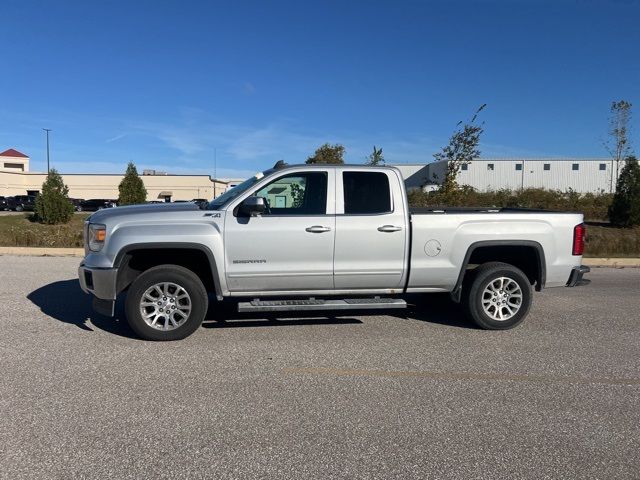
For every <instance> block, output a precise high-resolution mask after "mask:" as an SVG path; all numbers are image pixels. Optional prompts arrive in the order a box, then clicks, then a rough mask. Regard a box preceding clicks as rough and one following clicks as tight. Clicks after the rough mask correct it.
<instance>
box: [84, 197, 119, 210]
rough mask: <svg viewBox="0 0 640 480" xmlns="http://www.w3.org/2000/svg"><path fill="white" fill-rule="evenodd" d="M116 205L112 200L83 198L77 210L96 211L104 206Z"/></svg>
mask: <svg viewBox="0 0 640 480" xmlns="http://www.w3.org/2000/svg"><path fill="white" fill-rule="evenodd" d="M115 206H116V202H115V201H113V200H106V199H104V198H92V199H90V200H83V201H81V202H80V204H79V205H78V208H77V211H78V212H96V211H98V210H102V209H104V208H113V207H115Z"/></svg>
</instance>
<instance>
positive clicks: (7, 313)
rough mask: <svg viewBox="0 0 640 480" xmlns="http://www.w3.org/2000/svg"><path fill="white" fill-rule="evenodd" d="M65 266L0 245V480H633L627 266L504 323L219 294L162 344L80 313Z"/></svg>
mask: <svg viewBox="0 0 640 480" xmlns="http://www.w3.org/2000/svg"><path fill="white" fill-rule="evenodd" d="M77 263H78V259H69V258H27V257H0V285H1V286H2V289H1V291H0V358H1V361H2V374H1V375H0V477H1V478H6V479H18V478H65V479H66V478H72V477H76V478H78V477H82V478H136V479H138V478H151V477H160V478H201V477H208V478H216V479H226V478H238V479H244V478H264V479H279V478H283V479H284V478H291V479H303V478H319V479H331V478H349V479H352V478H367V479H371V478H373V479H391V478H402V479H413V478H415V479H423V478H486V479H496V478H505V479H516V478H535V479H542V478H589V479H593V478H602V479H612V478H638V477H639V476H640V455H639V454H638V452H640V432H639V428H640V270H639V269H625V270H609V269H601V270H595V271H594V272H593V273H592V274H591V278H592V280H593V284H592V285H591V286H588V287H581V288H575V289H567V288H560V289H554V290H548V291H545V292H543V293H542V294H537V295H536V297H535V300H534V307H533V310H532V313H531V315H530V317H529V319H528V321H527V322H526V323H525V324H524V325H522V326H521V327H520V328H518V329H516V330H512V331H508V332H485V331H481V330H477V329H475V328H473V327H472V326H471V325H469V324H468V323H467V322H466V321H464V320H461V315H460V312H459V310H458V309H456V308H455V307H454V306H453V305H451V304H450V303H449V302H448V301H447V299H446V297H440V296H436V297H433V296H432V297H424V298H420V297H418V298H416V299H413V300H414V301H416V302H417V303H418V304H417V306H416V307H414V308H412V309H411V310H409V311H408V312H405V313H402V314H399V315H396V314H393V316H391V315H389V316H387V315H363V314H360V313H358V314H357V315H347V316H344V317H339V318H331V319H327V318H322V317H314V316H305V317H304V318H301V319H300V318H282V317H278V318H267V319H264V318H252V317H251V316H248V315H245V316H240V315H238V314H236V313H234V310H233V307H232V306H230V305H229V306H227V305H224V306H223V307H222V308H219V309H217V310H215V311H211V312H210V314H209V320H208V321H207V322H206V323H205V325H204V326H203V328H201V329H200V330H199V331H198V332H197V333H196V334H195V335H193V336H192V337H190V338H188V339H186V340H184V341H182V342H176V343H172V344H167V343H164V344H161V343H147V342H143V341H140V340H136V339H135V338H132V336H131V332H130V330H129V329H128V328H127V327H126V324H123V322H122V321H112V320H107V319H103V318H100V317H98V316H94V315H93V314H92V312H91V310H90V303H89V298H88V297H87V296H85V295H83V294H82V293H81V292H80V290H79V288H78V284H77V281H76V280H75V268H76V266H77ZM223 317H228V318H229V320H228V321H226V322H224V321H222V320H221V319H222V318H223Z"/></svg>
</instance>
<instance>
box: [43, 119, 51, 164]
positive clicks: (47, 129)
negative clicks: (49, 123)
mask: <svg viewBox="0 0 640 480" xmlns="http://www.w3.org/2000/svg"><path fill="white" fill-rule="evenodd" d="M42 130H44V131H45V132H46V135H47V175H49V132H50V131H51V129H50V128H43V129H42Z"/></svg>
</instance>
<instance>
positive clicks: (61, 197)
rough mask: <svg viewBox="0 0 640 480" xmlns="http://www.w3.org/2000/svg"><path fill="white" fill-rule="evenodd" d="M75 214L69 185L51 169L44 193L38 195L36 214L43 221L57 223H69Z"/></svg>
mask: <svg viewBox="0 0 640 480" xmlns="http://www.w3.org/2000/svg"><path fill="white" fill-rule="evenodd" d="M72 215H73V205H72V204H71V201H70V200H69V187H67V186H66V185H65V184H64V182H63V181H62V177H61V176H60V174H59V173H58V172H57V171H56V170H55V169H51V171H50V172H49V174H48V175H47V179H46V180H45V181H44V183H43V184H42V193H40V195H38V196H37V197H36V205H35V216H36V219H37V220H38V221H40V222H42V223H46V224H49V225H55V224H58V223H67V222H68V221H69V219H70V218H71V216H72Z"/></svg>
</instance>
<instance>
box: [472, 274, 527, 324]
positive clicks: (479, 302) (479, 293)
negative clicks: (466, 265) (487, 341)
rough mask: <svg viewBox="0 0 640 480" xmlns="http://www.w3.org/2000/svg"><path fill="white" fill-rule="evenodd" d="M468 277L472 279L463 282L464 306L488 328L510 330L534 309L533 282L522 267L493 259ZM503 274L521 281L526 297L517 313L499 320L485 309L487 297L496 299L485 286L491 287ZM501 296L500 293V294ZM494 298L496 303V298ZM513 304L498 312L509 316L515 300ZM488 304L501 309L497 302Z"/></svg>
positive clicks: (521, 288) (477, 321) (523, 297)
mask: <svg viewBox="0 0 640 480" xmlns="http://www.w3.org/2000/svg"><path fill="white" fill-rule="evenodd" d="M467 276H468V277H469V278H467V279H465V283H464V285H463V291H462V296H463V298H462V305H463V307H464V310H465V312H466V313H467V315H468V316H469V318H470V319H471V320H473V321H474V322H475V323H476V325H478V326H479V327H480V328H483V329H485V330H508V329H510V328H513V327H516V326H518V325H520V324H521V323H522V322H523V321H524V319H525V318H526V316H527V314H528V313H529V309H530V308H531V299H532V296H533V295H532V288H531V283H530V282H529V279H528V278H527V276H526V275H525V274H524V273H523V272H522V270H520V269H519V268H516V267H514V266H513V265H510V264H508V263H500V262H490V263H485V264H482V265H480V266H479V267H477V268H476V269H474V270H473V271H471V272H469V273H468V274H467ZM502 277H504V278H508V279H511V280H513V281H514V282H516V283H517V284H518V286H519V287H520V290H521V292H522V297H521V298H522V299H521V303H520V305H519V308H518V310H517V311H516V312H515V314H513V315H512V316H511V317H510V318H508V319H506V320H497V319H495V318H494V317H492V316H491V315H489V314H488V313H487V312H486V311H485V309H484V307H483V297H484V296H485V295H487V298H489V299H492V297H491V294H490V293H485V289H487V288H490V287H489V285H490V284H491V283H492V282H495V281H496V280H498V279H500V278H502ZM497 295H500V293H497ZM491 301H492V302H493V300H491ZM505 301H507V302H515V301H516V300H515V299H512V300H509V299H508V298H507V299H506V300H505ZM498 303H499V302H498ZM509 305H510V307H503V308H505V310H502V309H500V313H499V314H498V313H496V315H502V314H503V313H505V314H507V315H508V312H509V309H510V308H512V307H513V304H512V303H509ZM487 307H488V308H493V311H494V312H496V311H497V310H498V309H497V308H496V306H495V305H491V304H488V305H487ZM513 309H515V308H513Z"/></svg>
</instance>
